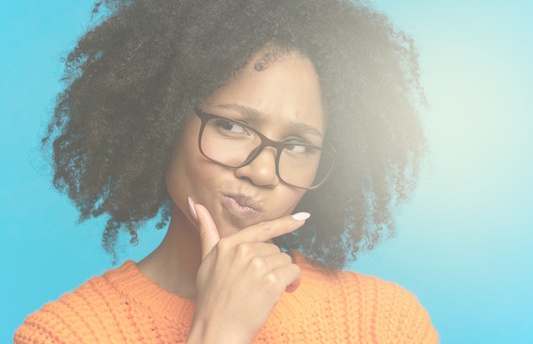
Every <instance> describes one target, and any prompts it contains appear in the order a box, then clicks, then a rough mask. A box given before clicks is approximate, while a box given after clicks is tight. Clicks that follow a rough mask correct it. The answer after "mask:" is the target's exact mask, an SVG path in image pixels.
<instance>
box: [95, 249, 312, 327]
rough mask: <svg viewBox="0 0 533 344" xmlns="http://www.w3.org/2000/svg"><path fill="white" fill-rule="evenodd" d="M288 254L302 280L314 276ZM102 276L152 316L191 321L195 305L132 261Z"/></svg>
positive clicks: (299, 258) (304, 262)
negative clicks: (179, 317)
mask: <svg viewBox="0 0 533 344" xmlns="http://www.w3.org/2000/svg"><path fill="white" fill-rule="evenodd" d="M292 252H293V254H294V258H295V264H297V265H298V266H299V267H300V269H301V270H302V277H303V275H308V274H313V275H314V274H315V273H316V272H315V271H314V270H315V269H314V268H313V267H312V266H311V264H310V263H309V261H307V259H305V256H304V255H303V254H302V253H301V252H299V251H292ZM102 277H103V278H104V279H105V280H107V281H108V282H109V283H110V284H111V285H112V286H113V287H114V288H115V289H116V290H117V291H118V292H120V293H121V294H122V295H123V296H124V297H125V298H126V299H128V300H131V301H133V302H135V303H138V304H140V305H141V306H143V307H145V308H147V309H148V310H149V311H151V312H152V313H154V314H158V315H160V316H171V317H175V316H176V315H178V316H180V315H181V316H182V317H183V319H182V320H183V321H184V322H185V323H187V322H189V323H191V322H192V318H193V315H194V308H195V303H194V302H192V301H191V300H189V299H185V298H182V297H180V296H179V295H177V294H173V293H169V292H167V291H166V290H164V289H163V288H161V287H159V286H158V285H157V284H155V283H154V282H152V281H151V280H149V279H148V278H147V277H146V276H145V275H144V274H143V273H142V272H140V271H139V269H138V268H137V266H136V265H135V262H134V261H132V260H128V261H126V262H124V264H122V266H121V267H119V268H117V269H114V270H109V271H107V272H105V273H104V275H103V276H102ZM304 280H306V279H304ZM308 281H309V280H307V282H308ZM300 289H302V286H300V288H299V290H300ZM285 294H286V293H284V295H285ZM283 298H284V297H282V299H283Z"/></svg>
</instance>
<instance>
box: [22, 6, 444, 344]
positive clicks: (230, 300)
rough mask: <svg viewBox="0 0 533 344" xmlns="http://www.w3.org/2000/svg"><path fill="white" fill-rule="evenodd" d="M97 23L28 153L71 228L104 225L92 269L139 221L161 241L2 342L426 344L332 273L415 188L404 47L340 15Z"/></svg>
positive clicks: (202, 10) (407, 304) (337, 11)
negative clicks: (38, 151)
mask: <svg viewBox="0 0 533 344" xmlns="http://www.w3.org/2000/svg"><path fill="white" fill-rule="evenodd" d="M101 6H102V5H101V3H98V4H97V5H96V6H95V11H94V12H97V10H98V9H99V7H101ZM104 6H105V8H106V10H105V11H103V12H104V16H103V17H102V19H101V20H99V21H97V23H96V24H95V25H94V27H91V28H90V30H89V31H88V32H87V33H86V34H85V35H84V36H83V37H82V38H81V39H80V40H79V41H78V44H77V46H76V47H75V49H74V50H73V51H72V52H71V53H70V54H69V55H68V56H67V58H66V59H65V61H66V75H65V82H66V87H65V89H64V91H63V92H62V93H61V94H59V95H58V96H57V103H56V107H55V112H54V115H53V117H52V120H51V122H50V125H49V130H48V134H47V136H46V137H45V139H44V140H43V147H44V149H45V150H47V149H48V151H49V152H50V157H51V163H52V166H54V185H55V187H56V188H58V189H59V190H61V191H63V192H66V193H67V194H68V195H69V197H70V199H72V201H73V202H74V204H75V205H76V206H77V207H78V209H79V210H80V214H81V215H80V219H81V220H86V219H88V218H91V217H98V216H101V215H104V214H105V215H107V216H109V220H108V222H107V225H106V228H105V231H104V237H103V246H104V248H105V249H106V250H107V251H108V252H109V253H110V254H113V255H115V252H114V245H115V243H116V241H117V238H118V235H119V233H120V232H127V233H129V235H130V236H131V243H132V244H135V243H136V240H137V239H136V236H137V230H138V229H139V228H140V226H141V225H143V223H145V222H146V221H147V220H149V219H152V218H154V217H156V216H159V218H160V222H159V224H158V228H162V227H163V226H165V225H166V224H167V223H168V229H167V234H166V236H165V238H164V240H163V241H162V243H161V245H160V246H159V247H158V248H157V249H156V250H155V251H154V252H152V253H151V254H150V255H148V256H147V257H146V258H145V259H143V260H142V261H140V262H138V263H134V262H132V261H128V262H126V263H124V265H122V266H121V267H120V268H118V269H115V270H110V271H108V272H106V273H105V274H104V275H103V276H102V277H96V278H93V279H91V280H89V281H88V282H87V283H85V284H84V285H82V286H81V287H79V288H78V289H77V290H76V291H74V292H73V293H69V294H66V295H64V296H62V297H61V298H60V299H59V300H58V301H56V302H52V303H50V304H47V305H45V306H44V307H43V308H42V309H41V310H40V311H38V312H36V313H34V314H32V315H30V316H29V317H28V318H27V319H26V321H25V322H24V324H23V325H22V326H21V327H20V328H19V330H18V331H17V332H16V334H15V342H18V343H25V342H31V343H77V342H80V343H85V342H87V343H94V342H105V343H107V342H112V343H115V342H116V343H122V342H126V343H137V342H139V343H141V342H142V343H168V342H186V343H252V342H265V343H280V342H306V343H309V342H321V343H385V342H386V343H389V342H394V341H395V342H408V343H435V342H437V335H436V332H435V330H434V329H433V327H432V326H431V323H430V321H429V316H428V315H427V312H426V311H425V310H424V309H423V307H422V306H421V305H420V304H419V303H418V301H417V300H416V298H415V297H414V296H412V295H411V294H409V293H408V292H406V291H404V290H403V289H401V288H400V287H399V286H397V285H394V284H391V283H386V282H383V281H380V280H378V279H376V278H373V277H369V276H363V275H360V274H356V273H354V272H343V271H341V269H342V268H343V267H345V266H346V265H347V264H348V263H349V262H351V261H353V260H354V259H355V254H356V253H357V252H358V251H359V250H360V249H361V248H362V247H363V245H364V246H366V247H368V248H371V247H372V246H373V245H375V244H376V243H378V242H379V240H380V239H381V237H382V236H383V235H385V234H386V233H392V232H393V230H394V222H393V211H394V209H395V206H396V205H397V204H399V203H401V202H403V201H405V200H406V199H407V198H408V196H409V194H410V192H411V191H412V189H413V187H414V183H415V181H416V177H417V172H418V167H419V162H420V159H421V157H422V154H423V151H424V144H425V141H424V136H423V134H422V130H421V126H420V121H419V117H418V113H417V111H416V105H417V104H416V102H415V100H414V99H418V98H417V97H416V96H417V92H418V89H419V86H418V74H417V67H418V65H417V54H416V51H415V50H414V48H413V46H412V42H411V41H410V39H409V38H407V37H406V36H405V35H404V34H403V33H399V32H396V31H394V29H393V28H392V27H391V24H390V23H389V22H388V19H387V18H386V17H384V16H383V15H381V14H378V13H376V12H374V11H373V10H372V9H370V8H368V7H365V6H363V5H361V4H358V3H351V2H345V1H334V0H321V1H291V0H287V1H212V0H210V1H198V0H196V1H188V2H187V1H181V2H180V1H174V0H167V1H153V0H138V1H107V2H105V3H104ZM282 250H283V251H282ZM285 292H286V293H285Z"/></svg>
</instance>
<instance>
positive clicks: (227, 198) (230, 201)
mask: <svg viewBox="0 0 533 344" xmlns="http://www.w3.org/2000/svg"><path fill="white" fill-rule="evenodd" d="M224 204H225V205H226V207H227V208H228V210H229V211H230V212H231V213H233V214H234V215H237V216H240V217H251V216H254V215H257V214H259V213H260V212H261V206H260V205H259V203H258V202H257V201H256V200H255V199H253V198H252V197H249V196H246V195H242V194H232V195H224Z"/></svg>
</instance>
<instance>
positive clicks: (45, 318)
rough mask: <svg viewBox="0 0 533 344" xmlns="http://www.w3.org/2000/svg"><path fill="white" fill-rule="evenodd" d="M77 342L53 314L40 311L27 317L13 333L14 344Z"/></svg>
mask: <svg viewBox="0 0 533 344" xmlns="http://www.w3.org/2000/svg"><path fill="white" fill-rule="evenodd" d="M76 342H79V340H77V338H76V337H75V335H74V334H73V333H72V332H71V331H70V330H69V328H68V326H66V325H65V324H63V323H62V321H61V320H60V319H59V318H58V317H56V316H55V315H54V314H53V313H51V312H49V311H47V310H45V309H42V310H40V311H38V312H35V313H33V314H31V315H30V316H28V317H27V318H26V320H24V324H22V325H21V326H20V327H19V328H18V329H17V331H16V332H15V337H14V343H15V344H26V343H28V344H30V343H35V344H51V343H54V344H63V343H65V344H66V343H76Z"/></svg>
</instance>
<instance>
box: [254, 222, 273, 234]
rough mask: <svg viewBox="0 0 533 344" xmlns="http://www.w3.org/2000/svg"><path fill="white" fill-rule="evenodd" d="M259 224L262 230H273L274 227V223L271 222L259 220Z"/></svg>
mask: <svg viewBox="0 0 533 344" xmlns="http://www.w3.org/2000/svg"><path fill="white" fill-rule="evenodd" d="M257 226H258V227H259V228H260V229H261V230H263V231H267V232H269V231H271V230H272V228H273V226H272V224H271V223H270V222H259V223H258V224H257Z"/></svg>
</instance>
